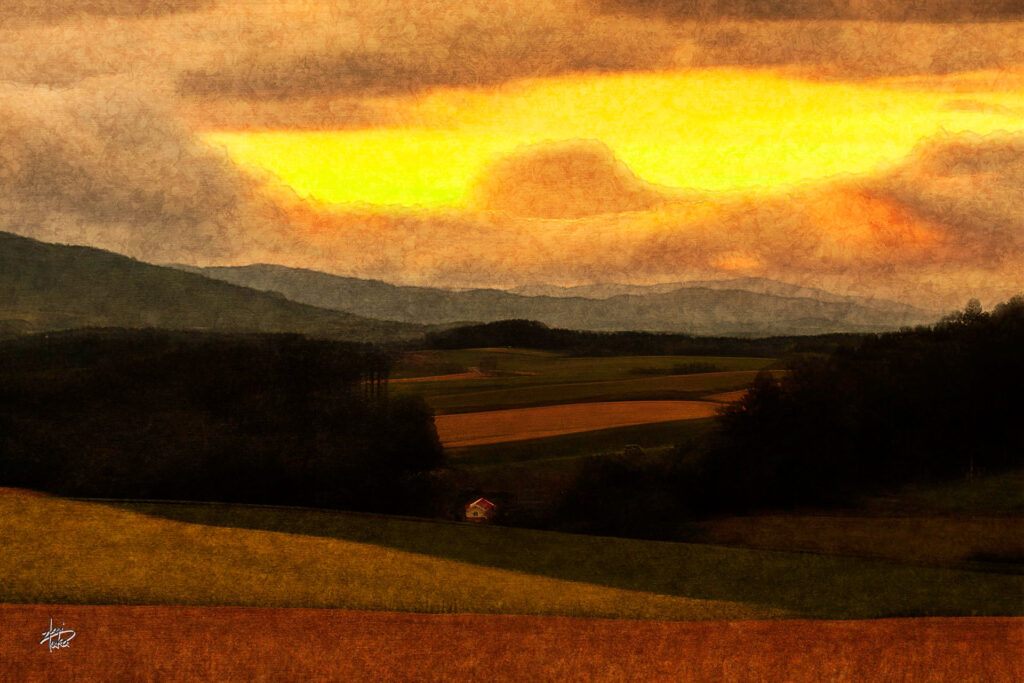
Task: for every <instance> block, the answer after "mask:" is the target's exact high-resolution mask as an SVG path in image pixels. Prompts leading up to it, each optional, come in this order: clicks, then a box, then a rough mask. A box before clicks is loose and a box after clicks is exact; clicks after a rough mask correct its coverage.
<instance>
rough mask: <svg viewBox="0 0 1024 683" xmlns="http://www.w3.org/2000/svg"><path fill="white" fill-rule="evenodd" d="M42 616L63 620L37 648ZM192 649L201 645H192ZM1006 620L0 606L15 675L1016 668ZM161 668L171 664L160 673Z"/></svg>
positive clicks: (564, 675)
mask: <svg viewBox="0 0 1024 683" xmlns="http://www.w3.org/2000/svg"><path fill="white" fill-rule="evenodd" d="M51 616H53V617H54V618H56V619H58V620H60V622H63V623H64V624H66V625H67V626H68V627H69V628H74V629H75V630H76V635H75V638H74V639H72V640H71V641H70V643H69V647H67V648H65V649H62V650H60V651H58V652H55V653H48V652H46V650H45V646H40V645H39V642H38V632H39V631H41V630H43V629H45V627H46V625H47V624H48V623H49V619H50V618H51ZM200 653H201V656H200ZM1022 653H1024V638H1022V630H1021V625H1020V622H1019V621H1016V620H1012V619H894V620H881V621H856V622H834V621H807V620H787V621H767V622H766V621H715V622H697V623H695V622H650V621H629V620H606V619H584V618H569V617H521V616H503V615H467V614H457V615H447V614H444V615H437V614H406V613H396V612H365V611H347V610H322V609H320V610H311V609H272V608H262V609H258V608H244V607H161V606H93V605H88V606H82V605H0V660H2V661H4V668H5V671H6V673H7V674H8V675H10V676H11V677H12V679H13V680H19V681H26V682H32V681H50V680H103V679H107V678H109V677H110V676H111V673H112V672H114V671H117V672H120V674H121V675H122V676H124V677H125V678H126V679H131V680H153V679H154V678H155V674H156V673H157V672H159V674H160V675H159V679H160V680H169V681H174V680H179V681H189V682H191V681H195V680H266V679H268V678H274V679H276V680H314V679H315V680H353V681H361V680H367V681H379V680H424V681H432V680H433V681H445V680H474V679H479V678H486V679H488V680H499V681H502V680H504V681H525V680H533V681H542V680H552V681H553V680H588V681H621V680H629V679H631V680H722V679H724V680H786V681H793V682H794V683H800V682H804V681H807V682H811V681H813V682H814V683H817V682H818V681H821V680H830V681H850V682H852V681H857V682H860V681H866V680H913V681H1012V680H1022V679H1024V655H1022ZM171 672H173V673H171Z"/></svg>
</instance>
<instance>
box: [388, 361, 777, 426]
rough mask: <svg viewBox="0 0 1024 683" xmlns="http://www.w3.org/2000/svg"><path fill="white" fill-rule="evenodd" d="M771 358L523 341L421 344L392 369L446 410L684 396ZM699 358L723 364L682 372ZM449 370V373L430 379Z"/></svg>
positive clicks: (747, 374)
mask: <svg viewBox="0 0 1024 683" xmlns="http://www.w3.org/2000/svg"><path fill="white" fill-rule="evenodd" d="M773 362H774V361H773V360H772V359H770V358H731V357H711V356H617V357H607V358H605V357H600V358H578V357H573V356H563V355H560V354H556V353H550V352H546V351H530V350H524V349H465V350H456V351H417V352H414V353H410V354H407V355H406V356H405V357H404V359H403V360H401V361H399V362H398V364H397V365H396V368H395V371H394V373H393V377H394V378H396V379H398V380H402V379H406V380H408V379H413V378H419V379H420V380H424V381H415V382H412V381H396V382H393V383H392V385H391V391H392V392H394V393H396V394H401V395H415V396H422V397H423V398H424V399H425V400H426V401H427V403H429V404H430V405H431V407H433V408H434V410H435V411H436V412H437V413H441V414H444V413H461V412H474V411H483V410H502V409H509V408H525V407H530V406H543V405H554V404H559V403H577V402H583V401H627V400H686V399H693V398H698V397H700V396H701V395H703V394H709V393H714V392H722V391H728V390H733V389H741V388H745V387H747V386H749V385H750V383H751V382H752V381H753V378H754V375H755V374H756V372H757V371H758V370H760V369H762V368H765V367H768V366H769V365H771V364H772V363H773ZM695 365H699V366H703V367H714V368H716V369H718V370H719V371H718V372H701V373H691V374H679V372H678V371H685V370H686V369H687V368H689V367H693V366H695ZM480 371H483V372H482V373H481V372H480ZM446 373H452V374H450V376H446V377H443V378H435V379H430V378H431V377H436V376H438V375H445V374H446ZM466 373H469V374H466ZM673 373H675V374H673Z"/></svg>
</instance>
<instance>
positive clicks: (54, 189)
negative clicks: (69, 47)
mask: <svg viewBox="0 0 1024 683" xmlns="http://www.w3.org/2000/svg"><path fill="white" fill-rule="evenodd" d="M123 85H124V81H123V80H122V79H109V80H104V81H100V82H94V83H91V84H90V85H89V87H81V88H77V89H72V90H62V91H53V90H49V89H36V88H11V87H7V88H3V89H0V230H7V231H11V232H16V233H19V234H22V235H25V236H29V237H35V238H39V239H44V240H53V241H59V242H70V243H77V244H89V245H92V246H97V247H101V248H105V249H111V250H113V251H117V252H120V253H125V254H129V255H132V256H136V257H139V258H144V259H147V260H156V261H165V260H173V259H180V258H183V257H193V258H199V259H208V258H217V257H227V256H231V255H234V254H236V253H238V252H239V251H241V250H243V249H244V248H246V247H247V246H248V245H252V244H255V243H259V242H260V241H261V240H262V239H263V238H264V237H265V236H266V231H267V230H268V228H269V227H270V226H272V224H273V221H274V218H273V210H272V209H271V208H270V207H269V204H268V203H266V202H264V201H261V200H259V199H257V198H256V197H255V196H254V195H255V193H254V192H253V187H252V184H251V181H249V180H248V179H247V178H245V177H244V176H242V175H241V174H240V173H239V171H238V170H237V169H236V168H235V167H234V166H233V165H232V164H231V163H230V162H229V161H228V160H227V159H226V157H224V155H222V154H218V153H216V152H214V151H213V150H210V149H209V148H206V147H204V146H203V145H201V144H200V143H199V142H198V141H197V140H195V138H194V137H193V136H192V134H191V133H190V132H189V131H188V130H187V129H186V128H184V127H183V126H181V124H180V123H178V122H177V121H176V120H175V119H174V118H173V116H172V115H171V113H170V111H169V110H168V109H167V108H166V107H164V106H161V105H160V104H158V103H155V102H154V101H153V100H152V98H151V97H146V98H142V97H140V96H138V95H136V94H133V93H131V92H128V91H126V90H125V89H124V88H123V87H122V86H123Z"/></svg>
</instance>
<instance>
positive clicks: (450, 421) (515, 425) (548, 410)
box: [434, 401, 718, 448]
mask: <svg viewBox="0 0 1024 683" xmlns="http://www.w3.org/2000/svg"><path fill="white" fill-rule="evenodd" d="M717 409H718V406H717V405H715V404H713V403H709V402H705V401H619V402H610V403H576V404H572V403H570V404H560V405H552V406H543V407H535V408H516V409H511V410H495V411H487V412H476V413H457V414H452V415H438V416H437V417H435V418H434V421H435V424H436V425H437V433H438V436H439V437H440V438H441V443H442V444H444V445H445V446H446V447H452V448H458V447H464V446H477V445H483V444H491V443H503V442H508V441H522V440H526V439H537V438H543V437H550V436H558V435H561V434H573V433H577V432H588V431H593V430H598V429H610V428H615V427H628V426H632V425H640V424H650V423H655V422H672V421H677V420H686V419H692V420H697V419H702V418H708V417H713V416H714V415H715V412H716V411H717Z"/></svg>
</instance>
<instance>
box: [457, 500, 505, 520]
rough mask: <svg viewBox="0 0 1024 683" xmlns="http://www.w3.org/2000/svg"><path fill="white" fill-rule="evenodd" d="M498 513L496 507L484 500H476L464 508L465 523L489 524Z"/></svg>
mask: <svg viewBox="0 0 1024 683" xmlns="http://www.w3.org/2000/svg"><path fill="white" fill-rule="evenodd" d="M497 511H498V506H497V505H495V504H494V503H492V502H491V501H489V500H487V499H486V498H477V499H476V500H474V501H473V502H472V503H470V504H469V505H467V506H466V513H465V514H466V521H467V522H489V521H491V519H493V518H494V515H495V513H496V512H497Z"/></svg>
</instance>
